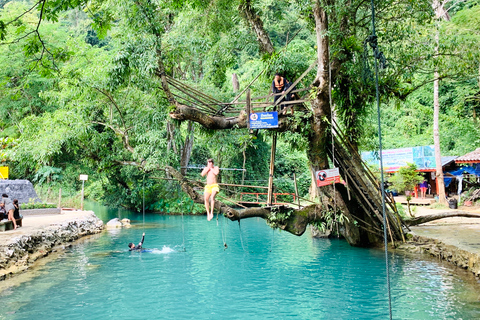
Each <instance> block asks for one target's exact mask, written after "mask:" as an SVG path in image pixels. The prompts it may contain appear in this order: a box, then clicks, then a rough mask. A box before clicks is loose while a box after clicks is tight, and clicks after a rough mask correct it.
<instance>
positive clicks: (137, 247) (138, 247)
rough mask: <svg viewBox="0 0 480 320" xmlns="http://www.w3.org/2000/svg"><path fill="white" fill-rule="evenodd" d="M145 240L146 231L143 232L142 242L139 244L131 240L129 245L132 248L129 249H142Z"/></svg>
mask: <svg viewBox="0 0 480 320" xmlns="http://www.w3.org/2000/svg"><path fill="white" fill-rule="evenodd" d="M143 240H145V232H144V233H143V235H142V241H140V243H139V244H138V245H135V244H134V243H132V242H130V243H129V244H128V247H129V248H130V250H129V251H133V250H141V249H142V245H143Z"/></svg>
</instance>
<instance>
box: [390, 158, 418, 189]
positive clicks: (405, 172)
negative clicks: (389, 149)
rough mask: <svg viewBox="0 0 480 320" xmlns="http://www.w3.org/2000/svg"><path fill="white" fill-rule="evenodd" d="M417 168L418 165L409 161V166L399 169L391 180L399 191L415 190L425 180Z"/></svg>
mask: <svg viewBox="0 0 480 320" xmlns="http://www.w3.org/2000/svg"><path fill="white" fill-rule="evenodd" d="M416 170H417V166H416V165H415V164H414V163H409V164H408V166H406V167H401V168H400V169H398V171H397V172H395V174H394V175H393V176H392V177H391V178H390V179H389V181H390V182H391V183H392V184H393V187H394V188H395V190H397V191H398V192H405V191H413V189H414V188H415V186H416V185H417V184H419V183H420V182H422V181H423V177H422V176H421V174H420V173H419V172H417V171H416Z"/></svg>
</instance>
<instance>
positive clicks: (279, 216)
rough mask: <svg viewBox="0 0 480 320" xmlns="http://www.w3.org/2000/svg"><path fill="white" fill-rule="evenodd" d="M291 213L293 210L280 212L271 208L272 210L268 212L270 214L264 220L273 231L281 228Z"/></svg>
mask: <svg viewBox="0 0 480 320" xmlns="http://www.w3.org/2000/svg"><path fill="white" fill-rule="evenodd" d="M293 212H294V210H293V209H290V210H286V211H284V212H280V210H279V209H278V207H272V209H271V210H270V214H269V216H268V218H267V220H266V222H267V225H269V226H270V227H271V228H273V229H277V228H281V227H282V226H284V225H285V224H286V223H287V220H288V219H289V218H290V216H291V215H292V213H293Z"/></svg>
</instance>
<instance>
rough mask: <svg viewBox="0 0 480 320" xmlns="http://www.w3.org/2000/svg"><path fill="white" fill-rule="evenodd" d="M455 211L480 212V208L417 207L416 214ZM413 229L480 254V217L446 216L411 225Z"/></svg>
mask: <svg viewBox="0 0 480 320" xmlns="http://www.w3.org/2000/svg"><path fill="white" fill-rule="evenodd" d="M455 211H468V212H471V213H478V214H480V208H478V207H461V208H459V209H458V210H452V209H429V208H428V207H417V213H416V216H423V215H429V214H435V213H441V212H455ZM411 229H412V232H413V233H414V234H416V235H419V236H422V237H427V238H432V239H435V240H438V241H441V242H443V243H445V244H447V245H452V246H455V247H457V248H459V249H462V250H465V251H468V252H470V253H474V254H478V255H480V218H463V217H455V218H445V219H441V220H436V221H431V222H428V223H425V224H423V225H420V226H415V227H411Z"/></svg>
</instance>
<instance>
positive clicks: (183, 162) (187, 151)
mask: <svg viewBox="0 0 480 320" xmlns="http://www.w3.org/2000/svg"><path fill="white" fill-rule="evenodd" d="M194 131H195V126H194V123H193V122H192V121H188V124H187V136H186V138H185V144H184V146H183V150H182V158H181V159H180V168H181V170H180V172H181V173H182V175H185V174H186V173H187V167H188V163H189V162H190V156H191V154H192V148H193V138H194V135H193V133H194Z"/></svg>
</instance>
